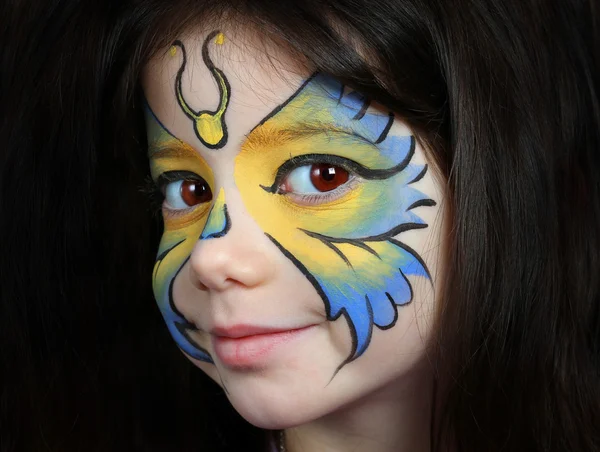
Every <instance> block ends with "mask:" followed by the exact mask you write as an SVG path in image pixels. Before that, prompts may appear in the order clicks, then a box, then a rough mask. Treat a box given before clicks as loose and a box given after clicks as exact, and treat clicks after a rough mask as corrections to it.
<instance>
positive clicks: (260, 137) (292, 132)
mask: <svg viewBox="0 0 600 452" xmlns="http://www.w3.org/2000/svg"><path fill="white" fill-rule="evenodd" d="M316 135H343V136H344V137H346V138H350V139H353V140H356V141H360V142H361V143H363V144H368V145H371V146H375V145H376V143H374V142H372V141H371V140H369V139H367V138H366V137H364V136H362V135H361V134H359V133H357V132H356V131H354V130H352V129H349V128H343V127H337V126H335V125H332V124H323V123H319V122H303V123H298V124H294V125H293V126H288V127H284V128H265V127H259V128H256V129H254V130H253V131H252V132H250V133H249V134H248V135H246V141H245V143H244V144H247V145H250V146H257V147H268V146H274V145H280V144H283V143H286V142H290V141H296V140H301V139H304V138H306V137H314V136H316Z"/></svg>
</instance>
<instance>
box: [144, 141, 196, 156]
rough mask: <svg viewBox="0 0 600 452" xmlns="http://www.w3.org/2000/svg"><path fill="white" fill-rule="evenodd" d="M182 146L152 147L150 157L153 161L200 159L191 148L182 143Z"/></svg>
mask: <svg viewBox="0 0 600 452" xmlns="http://www.w3.org/2000/svg"><path fill="white" fill-rule="evenodd" d="M181 143H182V145H181V146H164V147H158V148H154V147H152V146H151V147H150V149H151V151H150V152H149V154H148V157H149V158H151V159H180V158H186V157H187V158H190V157H191V158H199V155H198V153H197V152H196V151H195V150H194V149H192V148H191V147H190V146H188V145H186V144H185V143H183V142H181Z"/></svg>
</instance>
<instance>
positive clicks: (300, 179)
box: [277, 163, 350, 195]
mask: <svg viewBox="0 0 600 452" xmlns="http://www.w3.org/2000/svg"><path fill="white" fill-rule="evenodd" d="M349 179H350V173H348V171H346V170H345V169H344V168H342V167H340V166H336V165H332V164H329V163H314V164H312V165H303V166H299V167H297V168H294V169H293V170H292V171H290V172H289V173H288V174H287V176H286V177H285V178H284V179H283V181H282V182H281V183H280V184H279V187H278V190H277V191H278V192H279V193H282V194H285V193H294V194H298V195H307V194H315V193H326V192H329V191H332V190H335V189H336V188H338V187H341V186H342V185H344V184H346V182H348V180H349Z"/></svg>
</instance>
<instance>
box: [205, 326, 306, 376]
mask: <svg viewBox="0 0 600 452" xmlns="http://www.w3.org/2000/svg"><path fill="white" fill-rule="evenodd" d="M313 327H314V325H309V326H305V327H301V328H290V329H285V328H284V329H282V328H270V327H260V326H253V325H235V326H232V327H228V328H214V329H212V330H211V338H212V344H213V349H214V351H215V353H216V355H217V357H218V358H219V361H221V363H223V365H225V366H226V367H230V368H234V369H245V368H255V367H260V366H261V365H264V364H266V362H267V361H268V360H269V358H271V357H272V356H273V355H274V354H275V353H274V352H275V351H276V350H278V349H281V348H284V347H286V346H287V345H289V344H290V343H291V342H296V341H297V340H299V339H301V338H302V337H304V336H305V335H306V334H307V333H309V332H310V331H311V330H312V329H313Z"/></svg>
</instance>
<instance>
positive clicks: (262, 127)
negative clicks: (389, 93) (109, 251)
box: [146, 32, 435, 369]
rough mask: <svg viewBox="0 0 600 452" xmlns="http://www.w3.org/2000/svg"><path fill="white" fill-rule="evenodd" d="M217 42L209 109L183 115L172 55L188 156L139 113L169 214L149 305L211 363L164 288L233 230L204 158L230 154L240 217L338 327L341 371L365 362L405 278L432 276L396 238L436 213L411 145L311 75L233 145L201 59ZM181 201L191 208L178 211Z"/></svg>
mask: <svg viewBox="0 0 600 452" xmlns="http://www.w3.org/2000/svg"><path fill="white" fill-rule="evenodd" d="M224 39H225V38H224V36H223V35H222V34H220V33H218V32H213V33H211V34H209V36H208V38H206V39H205V41H204V44H203V46H202V52H201V54H202V61H203V62H204V64H205V66H206V67H207V68H208V70H209V73H210V74H211V76H212V77H213V79H214V81H215V82H216V85H217V87H218V92H219V101H218V105H217V108H216V109H214V110H211V109H209V108H204V109H199V110H198V111H197V110H194V109H193V108H192V107H191V106H190V102H189V99H188V97H187V96H186V95H184V93H183V90H182V77H183V75H184V73H185V70H186V64H187V57H188V56H187V54H186V48H185V46H184V44H183V43H182V42H180V41H176V42H175V43H174V44H173V47H172V48H171V56H172V57H177V56H179V57H180V60H179V61H180V66H179V68H178V71H177V74H176V77H175V85H174V90H173V92H172V95H173V96H174V98H175V99H176V105H177V108H179V109H180V110H181V111H182V112H183V113H184V114H185V117H186V118H187V120H189V121H190V123H189V127H190V128H191V129H193V132H194V135H195V137H196V138H197V139H198V142H199V144H198V145H196V148H192V147H191V146H190V145H189V144H186V143H184V142H183V141H182V140H180V139H179V138H176V136H175V135H174V134H173V133H171V132H170V131H169V130H168V129H167V127H166V126H164V125H163V124H162V123H161V121H160V120H159V119H158V118H157V117H156V115H155V114H154V113H153V112H152V110H151V108H150V107H149V106H148V107H147V109H146V121H147V127H148V136H149V144H150V161H151V168H152V176H153V179H154V180H155V181H156V182H157V184H158V185H159V186H161V188H162V191H163V193H164V196H165V198H166V201H165V204H166V206H167V208H166V210H165V214H164V216H165V232H164V235H163V237H162V240H161V244H160V249H159V251H158V258H157V262H156V266H155V270H154V275H153V286H154V292H155V296H156V299H157V301H158V304H159V307H160V309H161V312H162V314H163V316H164V318H165V320H166V322H167V325H168V327H169V330H170V332H171V334H172V335H173V337H174V338H175V340H176V342H177V344H178V345H179V347H180V348H181V349H182V350H183V351H185V352H186V353H187V354H189V355H190V356H192V357H193V358H196V359H198V360H200V361H204V362H208V363H212V362H214V361H213V358H212V356H211V350H209V349H207V347H206V346H203V345H201V344H200V343H199V342H198V341H197V340H196V339H195V332H196V331H197V330H198V328H197V325H195V324H193V323H192V322H190V320H189V319H186V316H184V315H183V314H182V313H181V312H180V309H178V307H177V300H175V297H174V291H173V286H174V282H175V280H176V279H177V278H178V276H179V275H180V273H181V270H182V268H184V267H185V266H186V264H187V263H188V260H189V257H190V254H191V253H192V252H193V249H194V247H195V245H196V244H197V242H198V241H203V240H214V239H218V238H222V237H225V236H226V235H227V234H228V231H230V229H231V228H232V227H235V220H232V217H231V216H230V212H229V211H228V205H227V204H226V199H229V195H228V192H227V190H226V189H224V188H223V184H221V183H217V181H216V180H215V175H214V174H213V173H214V171H213V170H214V168H213V167H212V166H211V165H209V163H208V161H207V158H208V155H209V154H210V153H213V154H210V155H212V156H214V155H217V154H218V153H220V152H223V151H222V148H223V149H225V148H230V147H231V146H236V147H237V156H236V157H235V159H234V161H233V162H234V164H233V168H232V171H231V174H232V178H233V182H234V186H235V187H236V188H237V191H239V195H240V197H241V200H242V201H243V205H244V208H245V209H246V211H247V212H248V214H249V215H250V216H251V218H252V219H253V221H254V222H256V224H257V225H258V226H259V227H260V229H261V230H262V233H263V234H264V235H265V237H267V238H268V240H269V241H270V242H271V243H272V244H273V245H274V246H275V247H276V249H277V250H278V252H279V253H281V256H283V257H284V259H287V260H288V261H289V262H290V263H291V264H292V265H293V266H295V267H296V268H297V269H298V270H300V271H301V272H302V274H303V275H304V277H305V278H306V279H307V280H308V281H309V283H310V284H311V285H312V287H313V289H314V290H315V292H316V294H318V297H320V299H321V301H322V303H323V308H324V311H325V315H326V318H327V319H328V320H329V321H334V320H337V319H339V318H341V317H343V318H344V319H345V321H346V323H347V326H348V329H349V332H350V335H349V342H351V348H350V353H349V355H348V356H346V358H345V360H344V361H343V362H342V363H338V365H339V367H338V369H339V368H341V367H342V366H343V365H344V364H347V363H349V362H351V361H353V360H355V359H357V358H358V357H360V356H361V355H362V354H364V353H365V351H366V350H367V349H368V347H369V344H370V342H371V338H372V335H373V331H374V327H376V328H378V329H380V330H385V329H389V328H391V327H393V326H394V325H395V324H396V321H397V318H398V307H399V306H403V305H407V304H408V303H410V302H411V300H412V299H413V289H412V286H411V282H410V281H409V278H408V277H409V276H417V277H424V278H427V279H429V278H430V275H429V271H428V270H427V267H426V265H425V263H424V262H423V260H422V259H421V257H420V256H419V255H418V254H417V252H416V251H415V250H413V249H412V248H411V247H409V246H408V245H406V244H405V243H404V242H403V241H402V240H401V234H402V233H405V232H407V231H409V230H416V229H423V228H426V227H427V224H426V223H425V221H423V220H422V219H421V218H420V216H418V215H417V214H415V213H414V212H413V209H416V208H417V207H432V206H434V205H435V202H434V201H433V200H431V199H430V198H429V197H428V196H426V195H425V194H423V193H422V192H421V191H419V190H417V189H415V188H414V187H413V184H415V183H416V182H418V181H419V180H421V178H423V176H424V175H425V173H426V171H427V166H426V165H422V164H416V163H414V162H413V156H414V153H415V145H416V143H415V138H414V137H413V136H411V135H408V134H405V135H397V134H394V133H392V125H393V123H394V120H395V118H394V115H393V114H392V113H391V112H390V113H388V114H385V113H382V112H381V111H379V110H376V109H374V108H372V107H371V106H370V102H369V101H368V99H365V98H364V97H363V96H362V95H360V94H359V93H357V92H354V91H350V90H348V89H347V88H345V87H344V86H343V85H341V84H340V83H339V82H337V81H335V80H334V79H332V78H330V77H327V76H325V75H323V74H315V75H313V76H311V77H309V78H308V79H307V80H306V81H305V82H304V83H302V85H301V86H300V87H299V88H298V90H297V91H296V92H295V93H294V94H293V95H292V96H291V97H289V98H288V99H287V100H286V101H285V102H283V103H282V104H280V105H279V106H276V107H275V108H274V109H273V110H272V111H271V113H270V114H268V115H266V116H264V117H263V118H262V119H260V118H259V119H258V120H257V121H256V123H255V124H254V128H253V129H251V130H250V131H249V132H248V133H245V137H244V138H243V139H242V140H240V142H239V144H237V143H231V141H230V140H229V138H230V135H229V131H231V130H234V129H235V127H236V124H234V123H232V122H229V120H228V117H229V116H228V115H229V113H228V112H229V110H228V108H229V104H230V99H232V97H233V96H235V91H234V90H232V87H231V86H230V84H229V81H228V80H227V77H226V74H225V72H224V71H223V70H221V69H219V68H217V67H216V66H215V65H214V64H213V61H212V59H211V57H210V49H211V46H213V45H215V46H216V45H220V44H222V43H223V41H224ZM215 153H217V154H215ZM205 155H206V157H207V158H204V157H203V156H205ZM211 158H212V157H211ZM186 197H187V199H191V202H189V203H186V202H184V203H183V204H181V205H178V204H177V203H181V202H182V201H185V199H186Z"/></svg>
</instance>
